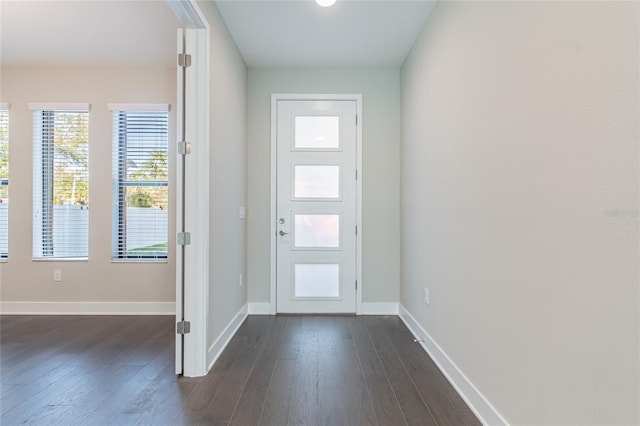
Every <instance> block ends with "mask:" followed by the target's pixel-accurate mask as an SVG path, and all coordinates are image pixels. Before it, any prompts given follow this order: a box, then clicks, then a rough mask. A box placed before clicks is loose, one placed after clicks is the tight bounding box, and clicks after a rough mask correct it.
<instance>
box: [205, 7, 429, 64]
mask: <svg viewBox="0 0 640 426" xmlns="http://www.w3.org/2000/svg"><path fill="white" fill-rule="evenodd" d="M216 3H217V5H218V9H219V10H220V14H221V15H222V17H223V18H224V21H225V22H226V24H227V27H228V28H229V31H230V32H231V34H232V36H233V38H234V40H235V42H236V44H237V46H238V48H239V49H240V52H241V53H242V55H243V57H244V59H245V61H246V63H247V65H248V66H249V67H250V68H263V67H264V68H275V67H277V68H286V67H291V68H399V67H400V66H401V65H402V63H403V62H404V60H405V58H406V57H407V55H408V53H409V51H410V50H411V47H412V46H413V43H414V42H415V40H416V38H417V37H418V34H419V33H420V31H421V30H422V27H423V26H424V24H425V22H426V21H427V18H428V17H429V15H430V14H431V11H432V9H433V6H434V5H435V1H433V0H409V1H407V0H391V1H389V0H387V1H381V0H337V2H336V4H335V5H334V6H332V7H329V8H324V7H320V6H318V5H316V4H315V2H314V1H312V0H288V1H273V0H258V1H256V0H253V1H251V0H248V1H247V0H217V1H216Z"/></svg>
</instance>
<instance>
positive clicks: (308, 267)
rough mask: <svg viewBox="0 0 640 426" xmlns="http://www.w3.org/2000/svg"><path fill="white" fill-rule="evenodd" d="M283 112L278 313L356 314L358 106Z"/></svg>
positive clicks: (285, 107) (291, 103)
mask: <svg viewBox="0 0 640 426" xmlns="http://www.w3.org/2000/svg"><path fill="white" fill-rule="evenodd" d="M276 108H277V113H276V114H277V117H276V126H277V128H276V140H277V142H276V143H277V160H276V161H277V171H276V177H277V189H276V216H277V218H276V220H277V221H278V223H277V226H276V236H275V238H276V293H277V301H276V310H277V312H282V313H355V312H356V232H357V231H356V120H357V118H356V111H357V110H356V101H352V100H335V101H334V100H278V101H277V107H276Z"/></svg>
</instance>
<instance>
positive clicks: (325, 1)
mask: <svg viewBox="0 0 640 426" xmlns="http://www.w3.org/2000/svg"><path fill="white" fill-rule="evenodd" d="M335 2H336V0H316V3H318V4H319V5H320V6H322V7H329V6H333V5H334V4H335Z"/></svg>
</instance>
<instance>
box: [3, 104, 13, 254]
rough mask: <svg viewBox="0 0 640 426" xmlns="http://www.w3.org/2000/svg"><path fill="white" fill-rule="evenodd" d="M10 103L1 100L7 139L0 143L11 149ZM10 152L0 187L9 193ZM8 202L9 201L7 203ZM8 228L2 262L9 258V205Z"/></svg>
mask: <svg viewBox="0 0 640 426" xmlns="http://www.w3.org/2000/svg"><path fill="white" fill-rule="evenodd" d="M10 107H11V106H10V105H9V104H8V103H4V102H0V114H6V127H7V128H6V130H7V134H6V141H3V140H1V139H0V144H2V143H6V147H5V149H6V150H7V151H9V145H10V142H9V141H10V122H11V113H10ZM2 121H4V118H2V117H0V122H2ZM9 155H10V154H9V153H8V152H7V176H6V177H3V176H0V188H2V187H4V188H6V190H7V194H8V193H9V171H10V170H11V169H10V167H9V164H8V161H9ZM0 203H4V201H3V200H1V199H0ZM6 204H8V203H6ZM6 230H7V235H6V239H7V247H6V248H7V250H6V252H2V251H0V262H7V261H8V259H9V208H8V207H7V217H6Z"/></svg>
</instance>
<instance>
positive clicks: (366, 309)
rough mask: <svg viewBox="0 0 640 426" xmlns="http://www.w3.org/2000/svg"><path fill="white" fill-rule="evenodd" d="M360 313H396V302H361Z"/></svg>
mask: <svg viewBox="0 0 640 426" xmlns="http://www.w3.org/2000/svg"><path fill="white" fill-rule="evenodd" d="M362 315H398V304H397V303H379V302H375V303H363V304H362Z"/></svg>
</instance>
